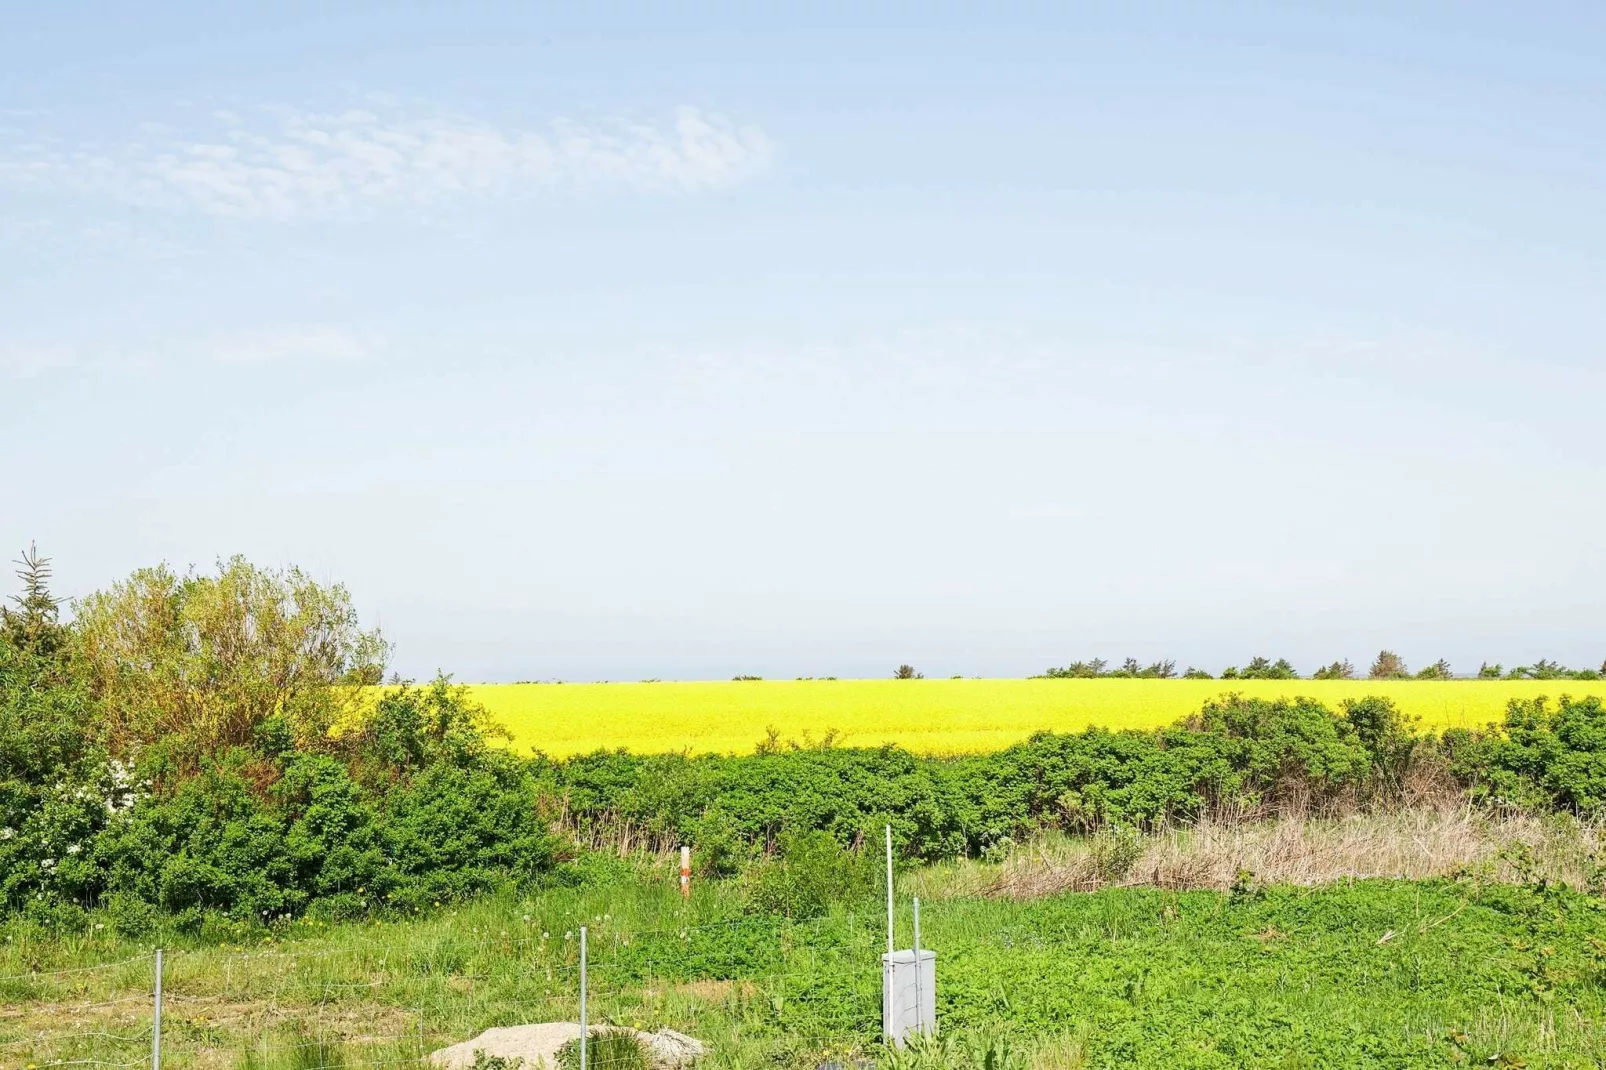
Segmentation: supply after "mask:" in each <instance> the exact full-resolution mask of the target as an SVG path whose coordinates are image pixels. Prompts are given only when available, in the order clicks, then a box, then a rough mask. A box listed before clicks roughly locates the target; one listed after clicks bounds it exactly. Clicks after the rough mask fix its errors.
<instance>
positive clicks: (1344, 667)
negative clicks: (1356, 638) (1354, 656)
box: [1311, 658, 1355, 680]
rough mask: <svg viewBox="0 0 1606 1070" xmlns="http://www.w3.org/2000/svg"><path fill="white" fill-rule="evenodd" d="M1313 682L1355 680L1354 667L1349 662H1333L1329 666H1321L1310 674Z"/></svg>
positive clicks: (1346, 659)
mask: <svg viewBox="0 0 1606 1070" xmlns="http://www.w3.org/2000/svg"><path fill="white" fill-rule="evenodd" d="M1311 679H1313V680H1353V679H1355V666H1354V665H1352V664H1350V660H1349V659H1348V658H1345V659H1344V660H1343V661H1335V662H1333V663H1332V664H1331V665H1323V666H1322V667H1321V668H1319V669H1317V670H1316V671H1315V672H1314V673H1312V674H1311Z"/></svg>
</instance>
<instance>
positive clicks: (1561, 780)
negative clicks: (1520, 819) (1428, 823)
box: [1446, 695, 1606, 815]
mask: <svg viewBox="0 0 1606 1070" xmlns="http://www.w3.org/2000/svg"><path fill="white" fill-rule="evenodd" d="M1501 729H1502V730H1501V731H1498V732H1487V733H1467V732H1452V733H1446V745H1447V747H1448V749H1449V751H1450V753H1451V756H1452V758H1451V768H1452V770H1453V771H1454V772H1456V773H1457V774H1458V775H1459V776H1460V777H1462V778H1463V779H1464V780H1465V781H1467V782H1469V783H1470V784H1471V785H1472V787H1473V791H1474V794H1475V795H1476V796H1478V797H1482V798H1489V799H1492V800H1495V801H1499V802H1503V803H1507V804H1514V805H1519V806H1520V805H1540V806H1554V807H1561V808H1565V809H1568V810H1574V811H1577V812H1579V813H1582V814H1586V815H1595V814H1601V813H1603V812H1606V705H1603V704H1602V702H1601V700H1600V699H1599V698H1597V697H1595V696H1589V697H1587V698H1582V699H1574V698H1571V697H1569V696H1566V695H1563V696H1562V697H1561V699H1560V701H1559V702H1557V703H1556V704H1555V705H1552V704H1551V703H1550V701H1549V700H1548V699H1545V698H1536V699H1532V700H1529V701H1524V700H1520V699H1514V700H1512V702H1511V705H1510V706H1509V707H1508V709H1507V710H1506V716H1505V721H1504V723H1503V725H1502V726H1501Z"/></svg>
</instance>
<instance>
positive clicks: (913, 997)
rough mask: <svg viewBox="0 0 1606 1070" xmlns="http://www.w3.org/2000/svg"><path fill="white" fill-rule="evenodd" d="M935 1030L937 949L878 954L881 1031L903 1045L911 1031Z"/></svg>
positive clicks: (930, 1033)
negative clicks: (917, 957)
mask: <svg viewBox="0 0 1606 1070" xmlns="http://www.w3.org/2000/svg"><path fill="white" fill-rule="evenodd" d="M936 1032H937V953H936V952H935V951H927V950H925V949H923V948H922V949H921V951H920V960H919V962H918V964H917V963H916V961H915V952H913V951H892V952H888V953H887V954H885V955H882V956H881V1034H882V1036H883V1037H884V1038H885V1039H886V1040H887V1041H888V1042H889V1043H891V1044H894V1045H896V1046H897V1047H900V1048H901V1047H903V1043H904V1040H905V1039H907V1038H908V1036H909V1034H911V1033H920V1034H922V1035H924V1036H928V1037H929V1036H933V1035H935V1034H936Z"/></svg>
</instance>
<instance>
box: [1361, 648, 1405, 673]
mask: <svg viewBox="0 0 1606 1070" xmlns="http://www.w3.org/2000/svg"><path fill="white" fill-rule="evenodd" d="M1366 675H1367V676H1369V677H1371V678H1372V679H1373V680H1404V679H1407V678H1408V677H1409V676H1410V675H1411V672H1410V670H1409V669H1408V668H1406V665H1405V659H1404V658H1402V657H1400V656H1399V655H1398V654H1396V653H1394V651H1392V650H1382V651H1379V652H1378V655H1377V659H1376V660H1374V661H1373V662H1372V668H1371V670H1370V671H1368V672H1367V674H1366Z"/></svg>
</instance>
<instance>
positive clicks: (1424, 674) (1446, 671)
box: [1416, 658, 1455, 680]
mask: <svg viewBox="0 0 1606 1070" xmlns="http://www.w3.org/2000/svg"><path fill="white" fill-rule="evenodd" d="M1454 676H1455V674H1454V673H1453V672H1451V671H1450V663H1449V662H1448V661H1445V660H1444V659H1443V658H1440V659H1439V660H1438V661H1435V662H1434V663H1433V664H1432V665H1429V666H1428V667H1427V668H1425V669H1422V670H1421V671H1419V672H1418V673H1417V674H1416V678H1417V679H1418V680H1449V679H1453V678H1454Z"/></svg>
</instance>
